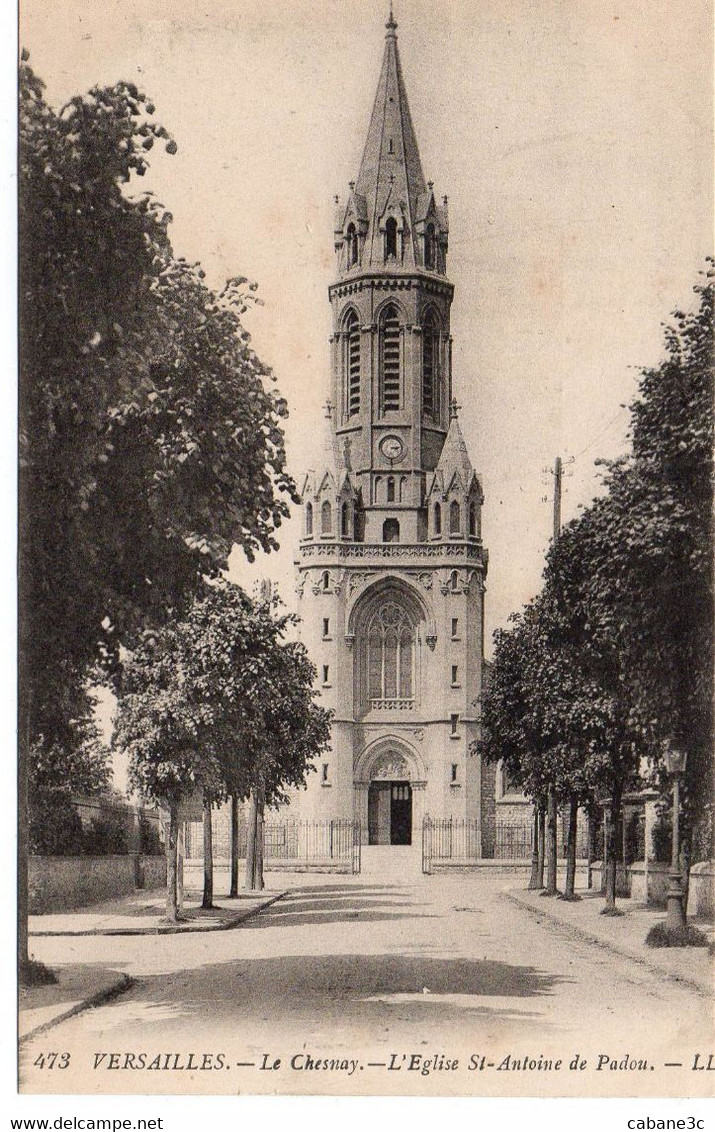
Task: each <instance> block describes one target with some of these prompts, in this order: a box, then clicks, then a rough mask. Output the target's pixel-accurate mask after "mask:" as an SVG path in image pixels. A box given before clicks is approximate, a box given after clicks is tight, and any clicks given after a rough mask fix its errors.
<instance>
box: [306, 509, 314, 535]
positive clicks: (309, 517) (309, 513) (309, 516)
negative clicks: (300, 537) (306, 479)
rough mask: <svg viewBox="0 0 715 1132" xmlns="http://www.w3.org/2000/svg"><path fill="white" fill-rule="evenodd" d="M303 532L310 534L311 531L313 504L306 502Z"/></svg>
mask: <svg viewBox="0 0 715 1132" xmlns="http://www.w3.org/2000/svg"><path fill="white" fill-rule="evenodd" d="M305 533H306V534H307V535H312V533H313V504H312V503H306V505H305Z"/></svg>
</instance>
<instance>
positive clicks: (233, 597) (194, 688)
mask: <svg viewBox="0 0 715 1132" xmlns="http://www.w3.org/2000/svg"><path fill="white" fill-rule="evenodd" d="M293 622H294V618H293V617H292V616H290V615H285V614H283V615H280V614H278V612H277V610H276V607H275V601H274V600H267V601H261V602H257V603H254V602H253V601H251V599H249V598H248V597H247V595H246V594H245V593H243V591H242V590H240V589H239V588H238V587H236V586H232V585H229V584H228V583H226V582H222V583H219V584H216V585H210V586H207V587H206V588H205V590H204V591H203V593H201V594H200V595H198V596H197V597H196V598H195V600H194V601H193V602H192V604H191V606H190V608H189V610H188V611H187V613H186V614H185V616H183V617H181V618H177V619H175V620H173V621H171V622H169V623H167V624H166V625H164V626H163V627H161V628H160V629H158V630H153V629H152V630H145V631H143V632H142V633H141V634H140V636H139V638H138V641H137V646H136V648H135V649H134V650H133V652H132V654H131V656H129V657H128V658H127V660H126V663H125V665H124V667H123V673H122V679H121V687H120V698H119V704H118V711H117V719H116V729H115V739H114V742H115V745H116V746H117V747H119V748H122V749H124V750H126V751H127V752H128V753H129V755H130V777H131V781H132V784H133V786H134V787H135V788H137V789H138V790H139V791H140V792H141V794H142V795H143V796H144V797H145V798H148V799H151V800H153V801H155V802H158V803H160V804H161V805H164V806H169V807H171V806H176V805H178V804H179V803H180V802H181V800H182V799H183V798H185V797H186V796H187V794H189V793H191V792H192V791H194V790H200V791H201V792H202V793H203V794H204V795H208V796H210V797H211V798H212V800H214V801H219V800H221V799H223V798H226V797H227V796H228V795H232V796H235V797H239V798H246V797H247V796H248V794H249V793H250V792H251V791H252V790H254V789H256V788H261V789H263V790H265V795H266V800H267V802H268V803H269V804H270V803H276V802H278V801H282V800H284V798H285V789H286V787H288V786H300V785H303V784H304V783H305V777H306V774H307V773H308V772H309V771H310V769H312V768H311V759H312V758H313V757H315V756H317V755H318V754H319V753H320V752H321V750H323V749H324V748H325V746H326V744H327V742H328V740H329V735H330V728H329V715H328V713H327V712H326V711H325V710H324V709H323V708H321V707H320V706H318V704H317V703H316V702H315V701H316V696H317V693H316V692H315V691H314V689H313V681H314V678H315V669H314V666H313V665H312V664H311V663H310V661H309V660H308V658H307V655H306V653H305V649H304V646H303V645H301V644H299V643H297V642H294V641H286V640H285V639H284V637H285V634H286V631H287V629H288V627H289V626H290V625H291V624H292V623H293Z"/></svg>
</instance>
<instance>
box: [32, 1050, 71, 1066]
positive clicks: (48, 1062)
mask: <svg viewBox="0 0 715 1132" xmlns="http://www.w3.org/2000/svg"><path fill="white" fill-rule="evenodd" d="M69 1063H70V1055H69V1054H68V1053H41V1054H40V1055H39V1056H38V1057H36V1058H35V1060H34V1061H33V1065H36V1066H37V1068H38V1069H66V1068H67V1066H68V1065H69Z"/></svg>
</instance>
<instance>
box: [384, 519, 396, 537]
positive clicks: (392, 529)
mask: <svg viewBox="0 0 715 1132" xmlns="http://www.w3.org/2000/svg"><path fill="white" fill-rule="evenodd" d="M382 541H383V542H399V541H400V524H399V523H398V521H397V519H385V522H384V523H383V524H382Z"/></svg>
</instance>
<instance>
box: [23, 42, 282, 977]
mask: <svg viewBox="0 0 715 1132" xmlns="http://www.w3.org/2000/svg"><path fill="white" fill-rule="evenodd" d="M154 113H155V110H154V107H153V105H152V104H151V103H150V102H149V101H148V99H147V98H146V96H145V95H144V94H142V93H141V92H140V91H139V90H137V88H136V87H135V86H134V85H133V84H131V83H124V82H120V83H117V84H115V85H114V86H112V87H106V88H100V87H95V88H93V89H92V90H91V91H90V92H89V93H88V94H87V95H83V96H77V97H75V98H72V99H71V100H70V101H69V102H68V103H67V104H66V105H65V106H63V107H62V108H61V109H60V110H59V111H55V110H54V109H53V108H52V107H51V106H50V105H49V104H48V103H47V101H46V100H45V97H44V94H43V84H42V82H41V81H40V80H39V79H38V78H37V77H36V76H35V75H34V74H33V72H32V71H31V69H30V67H29V65H28V63H27V56H26V55H23V62H22V66H21V70H20V127H19V197H20V209H19V231H20V257H19V271H20V326H21V330H20V400H19V416H20V477H19V497H20V498H19V503H20V507H19V531H20V546H19V558H20V625H19V652H20V671H19V712H20V728H19V731H20V764H19V795H20V806H19V840H20V872H21V876H20V886H19V887H20V897H21V901H20V902H21V915H20V922H21V924H23V923H24V912H23V910H22V909H23V906H24V905H23V897H24V895H25V893H26V876H25V872H24V864H23V862H24V860H25V857H26V851H25V850H26V844H27V831H26V803H27V795H28V785H27V765H28V759H29V750H30V747H31V746H33V745H34V744H36V743H37V742H39V741H40V739H42V741H43V742H44V743H46V744H48V745H49V746H52V745H54V744H56V743H57V744H59V745H60V746H61V747H63V748H65V749H70V748H73V747H74V746H76V745H77V743H78V741H79V740H78V735H77V729H76V726H75V721H76V720H78V719H82V718H83V717H84V716H85V715H86V713H87V698H86V687H87V672H88V670H89V668H90V667H91V666H92V665H93V663H94V662H95V661H96V660H97V659H101V660H103V662H104V666H105V672H106V673H107V675H108V676H109V677H110V678H111V677H113V676H115V675H116V672H117V670H118V657H119V649H120V646H121V645H122V644H127V643H130V642H131V636H132V634H133V633H135V632H137V631H139V630H140V629H141V628H142V627H143V626H145V625H147V624H151V623H161V621H162V619H164V618H166V616H167V615H168V614H169V612H171V613H172V614H175V613H176V612H177V611H179V612H181V611H183V610H184V609H185V608H186V607H187V605H188V603H189V601H190V599H191V596H192V594H193V593H194V592H195V591H196V590H197V589H198V588H200V585H201V582H202V579H203V578H204V577H218V576H219V575H220V573H221V571H222V570H223V569H224V567H225V566H226V562H227V559H228V555H229V553H230V551H231V548H232V546H233V545H234V544H238V545H239V546H241V547H242V548H243V549H244V551H245V552H246V554H247V555H248V556H249V557H250V556H251V555H252V554H253V553H254V551H255V550H256V549H258V548H262V549H265V550H269V549H271V548H273V547H274V546H275V545H276V544H275V540H274V532H275V530H276V528H277V527H278V526H279V525H280V523H281V520H282V518H283V517H284V516H285V515H287V513H288V506H287V498H288V497H294V488H293V485H292V482H291V480H290V479H289V477H288V476H287V475H286V473H285V451H284V446H283V433H282V431H281V421H282V419H283V418H284V417H285V416H286V406H285V402H284V401H283V400H282V398H280V397H279V396H278V395H277V394H276V393H275V392H272V391H270V390H267V389H266V388H265V387H264V386H265V383H266V382H267V381H270V380H271V379H272V375H271V373H270V370H269V369H268V368H267V367H266V366H264V365H263V364H262V363H261V362H260V360H259V359H258V357H257V356H256V354H255V353H254V351H253V350H252V349H251V346H250V341H249V337H248V335H247V333H246V331H245V330H244V328H243V326H242V324H241V321H240V319H241V315H242V314H243V312H244V311H245V309H246V305H247V304H248V303H249V302H250V301H253V291H254V285H251V286H250V287H249V286H248V285H247V284H246V281H245V280H243V279H242V278H238V277H237V278H234V279H231V280H229V281H228V283H227V284H226V285H225V287H223V289H222V290H221V291H220V292H218V293H215V292H214V291H212V290H211V289H210V288H209V287H208V286H207V284H206V282H205V278H204V272H203V271H202V270H201V268H200V266H199V265H198V264H189V263H187V262H186V261H185V260H183V259H181V258H177V257H176V256H175V255H174V253H173V250H172V248H171V243H170V240H169V225H170V221H171V216H170V214H169V213H168V212H167V211H166V210H165V209H164V208H163V206H162V205H161V204H160V203H159V202H158V201H156V200H154V199H153V198H152V197H151V196H150V195H149V194H146V193H145V194H138V193H136V191H135V190H136V183H137V181H136V179H137V178H138V177H141V176H143V174H144V173H145V172H146V169H147V163H148V154H149V151H150V150H151V149H152V147H153V146H155V145H157V144H161V145H163V146H164V148H165V149H166V150H167V151H168V152H169V153H172V152H174V151H175V150H176V144H175V142H174V141H173V139H171V138H170V136H169V134H168V132H167V130H166V129H165V128H164V127H163V126H161V125H159V124H157V123H156V122H155V121H154V120H153V116H154ZM20 961H21V965H22V964H23V963H24V962H25V961H26V947H25V945H24V943H23V941H22V939H21V942H20Z"/></svg>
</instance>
